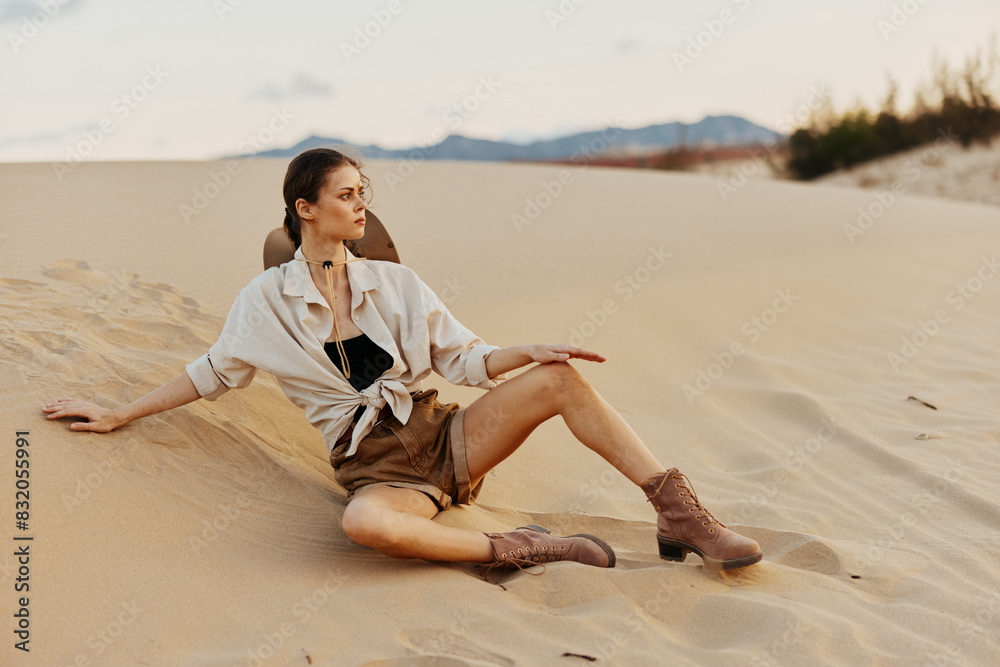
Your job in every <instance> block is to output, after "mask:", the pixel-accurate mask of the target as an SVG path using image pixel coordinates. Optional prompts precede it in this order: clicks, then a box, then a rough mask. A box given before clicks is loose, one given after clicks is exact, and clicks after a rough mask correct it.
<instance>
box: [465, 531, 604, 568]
mask: <svg viewBox="0 0 1000 667" xmlns="http://www.w3.org/2000/svg"><path fill="white" fill-rule="evenodd" d="M486 537H488V538H490V540H492V542H493V553H494V560H493V562H491V563H487V564H486V566H485V567H484V569H483V573H484V574H486V573H488V572H489V571H490V570H492V569H493V568H495V567H516V568H519V569H524V568H525V567H530V566H531V565H537V564H544V563H551V562H553V561H559V560H572V561H576V562H578V563H583V564H584V565H594V566H596V567H614V566H615V552H614V551H613V550H612V549H611V547H610V546H608V545H607V543H605V542H604V540H602V539H600V538H598V537H595V536H593V535H587V534H586V533H580V534H578V535H570V536H569V537H555V536H553V535H550V534H549V530H548V529H547V528H542V527H541V526H536V525H535V524H531V525H530V526H521V527H520V528H518V529H516V530H513V531H511V532H509V533H486ZM539 574H541V573H539Z"/></svg>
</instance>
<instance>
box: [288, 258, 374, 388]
mask: <svg viewBox="0 0 1000 667" xmlns="http://www.w3.org/2000/svg"><path fill="white" fill-rule="evenodd" d="M296 259H301V260H302V261H303V262H309V263H310V264H318V265H320V266H322V267H323V270H324V271H325V272H326V286H327V288H328V289H329V290H330V303H331V304H333V329H334V331H336V332H337V353H338V354H340V365H341V366H342V367H343V369H344V377H345V378H347V379H348V380H350V379H351V365H350V364H349V363H348V362H347V354H346V353H345V352H344V344H343V343H342V342H341V341H340V324H339V323H338V322H337V295H336V294H334V293H333V267H335V266H343V265H344V264H347V263H348V262H357V261H360V260H362V259H364V257H355V258H353V259H349V260H346V261H344V262H337V263H333V262H331V261H330V260H327V261H325V262H314V261H313V260H311V259H306V258H305V257H301V258H299V257H296Z"/></svg>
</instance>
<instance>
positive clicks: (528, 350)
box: [486, 343, 606, 378]
mask: <svg viewBox="0 0 1000 667" xmlns="http://www.w3.org/2000/svg"><path fill="white" fill-rule="evenodd" d="M570 359H584V360H586V361H597V362H604V361H606V358H605V357H603V356H601V355H600V354H598V353H596V352H591V351H590V350H585V349H583V348H582V347H576V346H574V345H566V344H564V343H547V344H536V345H515V346H514V347H505V348H502V349H499V350H493V351H492V352H490V353H489V354H488V355H486V375H487V377H490V378H494V377H496V376H497V375H500V374H502V373H506V372H507V371H512V370H514V369H515V368H520V367H521V366H527V365H528V364H530V363H532V362H538V363H540V364H548V363H551V362H553V361H568V360H570Z"/></svg>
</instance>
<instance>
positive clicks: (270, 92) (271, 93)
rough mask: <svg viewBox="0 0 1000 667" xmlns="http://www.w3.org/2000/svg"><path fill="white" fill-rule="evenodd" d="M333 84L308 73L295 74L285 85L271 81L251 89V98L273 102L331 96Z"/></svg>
mask: <svg viewBox="0 0 1000 667" xmlns="http://www.w3.org/2000/svg"><path fill="white" fill-rule="evenodd" d="M332 95H333V86H332V85H331V84H330V83H328V82H326V81H321V80H319V79H315V78H313V77H312V76H310V75H308V74H303V73H299V74H295V75H293V76H292V79H291V81H289V82H288V84H287V85H285V86H277V85H274V84H273V83H269V84H267V85H265V86H263V87H261V88H258V89H257V90H254V91H251V93H250V95H249V97H250V99H257V100H268V101H271V102H274V101H278V100H285V99H288V98H289V97H330V96H332Z"/></svg>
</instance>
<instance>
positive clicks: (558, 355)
mask: <svg viewBox="0 0 1000 667" xmlns="http://www.w3.org/2000/svg"><path fill="white" fill-rule="evenodd" d="M530 354H531V359H532V360H533V361H537V362H538V363H540V364H547V363H549V362H552V361H568V360H569V359H574V358H575V359H585V360H587V361H597V362H604V361H607V359H606V358H605V357H603V356H601V355H599V354H597V353H596V352H591V351H590V350H585V349H583V348H582V347H575V346H573V345H566V344H565V343H548V344H542V345H532V346H531V352H530Z"/></svg>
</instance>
